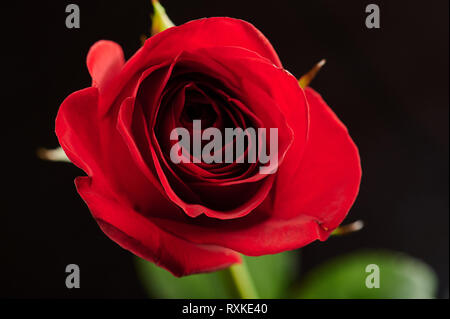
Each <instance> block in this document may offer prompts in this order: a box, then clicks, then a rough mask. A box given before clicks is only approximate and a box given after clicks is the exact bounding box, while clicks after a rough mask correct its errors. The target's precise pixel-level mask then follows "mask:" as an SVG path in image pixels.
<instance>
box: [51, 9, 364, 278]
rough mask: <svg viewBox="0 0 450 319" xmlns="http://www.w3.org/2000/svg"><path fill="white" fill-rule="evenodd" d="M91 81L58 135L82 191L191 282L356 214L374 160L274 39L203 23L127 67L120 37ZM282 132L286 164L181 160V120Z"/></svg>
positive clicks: (107, 46) (105, 45) (135, 245)
mask: <svg viewBox="0 0 450 319" xmlns="http://www.w3.org/2000/svg"><path fill="white" fill-rule="evenodd" d="M87 66H88V69H89V72H90V74H91V76H92V87H89V88H87V89H84V90H81V91H78V92H75V93H73V94H72V95H70V96H69V97H68V98H67V99H66V100H65V101H64V102H63V104H62V105H61V107H60V110H59V113H58V116H57V119H56V134H57V136H58V138H59V141H60V144H61V146H62V147H63V149H64V151H65V152H66V154H67V156H68V157H69V159H70V160H71V161H72V162H73V163H74V164H75V165H77V166H78V167H80V168H81V169H83V170H84V171H85V172H86V173H87V175H88V176H86V177H78V178H77V179H76V181H75V182H76V186H77V189H78V192H79V193H80V195H81V196H82V197H83V199H84V200H85V201H86V203H87V205H88V206H89V208H90V210H91V212H92V214H93V216H94V218H95V219H96V221H97V222H98V224H99V225H100V227H101V229H102V230H103V231H104V232H105V233H106V234H107V235H108V236H109V237H110V238H111V239H112V240H114V241H115V242H117V243H118V244H119V245H120V246H122V247H124V248H125V249H128V250H130V251H132V252H133V253H135V254H136V255H138V256H141V257H143V258H145V259H147V260H150V261H153V262H155V263H156V264H158V265H159V266H161V267H164V268H166V269H168V270H169V271H171V272H172V273H173V274H174V275H177V276H182V275H187V274H192V273H198V272H205V271H213V270H216V269H220V268H224V267H226V266H229V265H231V264H233V263H236V262H239V261H240V257H239V254H238V253H243V254H245V255H251V256H256V255H264V254H273V253H279V252H282V251H285V250H291V249H295V248H299V247H302V246H304V245H306V244H308V243H310V242H312V241H314V240H316V239H319V240H325V239H326V238H327V237H328V236H329V234H330V232H331V231H332V230H333V229H335V228H336V227H337V226H338V225H339V224H340V223H341V222H342V220H343V219H344V217H345V216H346V214H347V212H348V211H349V209H350V207H351V205H352V204H353V201H354V200H355V197H356V195H357V192H358V188H359V183H360V178H361V168H360V162H359V156H358V151H357V148H356V146H355V145H354V143H353V142H352V140H351V138H350V136H349V134H348V132H347V129H346V128H345V126H344V125H343V124H342V123H341V122H340V121H339V119H338V118H337V117H336V115H335V114H334V113H333V112H332V111H331V110H330V108H329V107H328V106H327V105H326V103H325V102H324V101H323V100H322V98H321V97H320V95H319V94H317V93H316V92H315V91H313V90H312V89H309V88H308V89H306V90H302V89H301V88H300V87H299V85H298V82H297V80H296V79H295V78H294V77H293V76H292V75H291V74H290V73H288V72H287V71H285V70H284V69H283V67H282V65H281V62H280V60H279V58H278V56H277V54H276V53H275V51H274V49H273V48H272V46H271V45H270V43H269V42H268V40H267V39H266V38H265V37H264V36H263V35H262V34H261V33H260V32H259V31H258V30H257V29H255V28H254V27H253V26H252V25H251V24H249V23H247V22H244V21H241V20H235V19H230V18H210V19H201V20H196V21H191V22H189V23H186V24H184V25H181V26H178V27H173V28H170V29H168V30H166V31H164V32H161V33H159V34H157V35H155V36H153V37H151V38H150V39H149V40H147V41H146V43H145V45H144V46H143V47H142V48H141V49H140V50H139V51H138V52H137V53H136V54H135V55H134V56H133V57H132V58H131V59H130V60H128V61H127V62H126V63H125V62H124V57H123V52H122V49H121V48H120V46H119V45H117V44H116V43H114V42H109V41H100V42H97V43H96V44H95V45H94V46H93V47H92V48H91V50H90V52H89V54H88V57H87ZM194 119H200V120H201V121H202V125H205V127H204V128H206V127H217V128H219V129H223V128H225V127H229V126H232V127H250V126H251V127H258V128H259V127H261V128H277V129H278V145H279V146H278V169H277V171H276V173H275V174H261V173H260V171H259V170H258V167H259V165H260V164H258V163H248V164H246V163H236V162H233V163H228V164H216V163H212V164H206V163H203V162H202V163H180V164H175V163H173V162H171V161H170V157H169V152H170V148H171V146H173V143H174V142H173V141H171V140H170V132H171V130H172V129H174V128H175V127H186V128H187V129H190V130H192V121H193V120H194Z"/></svg>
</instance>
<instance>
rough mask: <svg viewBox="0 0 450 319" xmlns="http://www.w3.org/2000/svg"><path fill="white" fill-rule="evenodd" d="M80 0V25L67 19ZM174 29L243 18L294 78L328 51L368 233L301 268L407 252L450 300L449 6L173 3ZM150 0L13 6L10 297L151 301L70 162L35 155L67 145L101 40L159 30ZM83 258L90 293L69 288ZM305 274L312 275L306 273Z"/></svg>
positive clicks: (7, 213) (134, 42) (2, 263)
mask: <svg viewBox="0 0 450 319" xmlns="http://www.w3.org/2000/svg"><path fill="white" fill-rule="evenodd" d="M69 3H77V4H78V5H79V6H80V9H81V28H80V29H67V28H66V27H65V18H66V15H67V14H66V13H65V7H66V5H67V4H69ZM369 3H376V4H378V5H379V6H380V8H381V29H370V30H369V29H367V28H366V27H365V23H364V21H365V17H366V13H365V7H366V5H367V4H369ZM162 4H163V5H164V6H165V7H166V10H167V12H168V13H169V15H170V17H171V18H172V20H173V21H174V22H175V23H176V24H182V23H184V22H187V21H189V20H191V19H194V18H200V17H206V16H231V17H236V18H242V19H245V20H247V21H250V22H251V23H253V24H254V25H255V26H256V27H258V28H259V29H260V30H261V31H262V32H263V33H264V34H265V35H266V36H267V37H268V38H269V39H270V41H271V42H272V44H273V45H274V47H275V49H276V50H277V52H278V54H279V56H280V58H281V60H282V62H283V64H284V66H285V68H286V69H287V70H289V71H290V72H291V73H293V74H295V75H296V76H300V75H302V74H303V73H304V72H306V71H307V70H309V68H310V67H311V66H312V65H313V64H314V63H316V62H317V61H319V60H320V59H322V58H326V59H327V61H328V62H327V65H326V66H325V68H324V69H323V70H322V71H321V73H320V74H319V76H318V77H317V79H315V80H314V82H313V83H312V86H313V87H314V88H316V89H317V90H318V91H320V92H321V94H322V95H323V96H324V98H325V99H326V100H327V102H328V103H329V104H330V105H331V107H332V108H333V110H334V111H335V112H336V113H337V114H338V116H339V117H340V118H341V119H342V121H343V122H344V123H345V124H346V125H347V126H348V128H349V131H350V133H351V135H352V137H353V139H354V140H355V142H356V144H357V145H358V147H359V149H360V153H361V158H362V166H363V180H362V185H361V191H360V195H359V197H358V199H357V201H356V203H355V205H354V207H353V208H352V210H351V212H350V214H349V216H348V218H347V222H351V221H354V220H357V219H362V220H364V221H365V223H366V227H365V229H364V230H363V231H361V232H359V233H356V234H353V235H350V236H347V237H342V238H332V239H330V240H329V241H327V242H325V243H319V242H318V243H314V244H312V245H310V246H308V247H305V248H304V249H302V258H301V259H302V270H301V273H304V272H306V271H308V270H309V269H311V268H312V267H314V266H316V265H318V264H320V263H322V262H324V261H326V260H328V259H329V258H331V257H334V256H338V255H340V254H343V253H346V252H351V251H354V250H359V249H363V248H386V249H392V250H398V251H402V252H406V253H408V254H410V255H412V256H415V257H418V258H420V259H422V260H424V261H426V262H427V263H429V264H430V265H431V266H432V267H433V269H434V270H435V271H436V272H437V273H438V276H439V282H440V297H448V280H449V276H448V273H449V246H448V244H449V220H448V216H449V205H448V204H449V203H448V186H449V171H448V136H449V135H448V128H449V126H448V123H449V122H448V120H449V118H448V106H449V94H448V85H449V76H448V75H449V73H448V70H449V65H448V53H449V51H448V31H449V25H448V21H449V20H448V10H449V8H448V1H447V0H434V1H426V2H425V1H389V2H388V1H375V0H374V1H325V0H320V1H319V0H314V1H312V0H309V1H298V0H291V1H287V0H276V1H264V2H263V1H242V0H240V1H234V0H227V1H216V0H214V1H213V0H204V1H200V0H189V1H174V0H166V1H163V3H162ZM150 7H151V6H150V0H142V1H135V0H133V1H72V2H69V1H29V2H24V1H17V2H14V4H2V9H1V13H0V16H1V30H2V39H1V42H0V43H2V50H1V57H2V78H3V81H2V100H3V101H2V102H3V103H2V107H1V112H2V113H1V114H2V122H1V130H2V135H1V136H2V151H1V152H2V156H1V158H2V166H1V167H2V172H3V174H2V185H3V186H4V190H3V191H2V192H1V194H2V201H1V204H2V205H1V206H0V226H1V229H0V249H1V257H0V297H15V298H16V297H17V298H22V297H27V298H36V297H39V298H41V297H44V298H47V297H62V298H73V297H87V298H91V297H99V298H136V297H145V293H144V290H143V288H142V287H141V286H140V283H139V281H138V279H137V277H136V273H135V269H134V265H133V258H132V255H131V254H130V253H128V252H127V251H125V250H123V249H121V248H120V247H119V246H117V245H116V244H114V243H113V242H112V241H110V240H109V239H108V238H107V237H106V236H105V235H104V234H103V233H102V232H101V231H100V230H99V228H98V227H97V225H96V223H95V221H94V220H93V219H92V218H91V216H90V214H89V211H88V209H87V207H86V206H85V204H84V203H83V201H82V200H81V198H80V197H79V196H78V195H77V193H76V191H75V188H74V184H73V179H74V177H75V176H78V175H81V174H82V172H81V171H80V170H78V169H77V168H76V167H74V166H72V165H70V164H63V163H49V162H43V161H40V160H38V159H37V158H36V156H35V151H36V149H37V148H38V147H39V146H45V147H49V148H52V147H56V146H57V139H56V136H55V134H54V132H53V131H54V119H55V116H56V112H57V109H58V107H59V105H60V103H61V102H62V101H63V99H64V98H65V97H66V96H67V95H69V94H70V93H72V92H73V91H76V90H79V89H81V88H84V87H87V86H89V85H90V78H89V74H88V72H87V69H86V67H85V57H86V54H87V52H88V49H89V47H90V45H92V44H93V43H94V42H95V41H97V40H99V39H110V40H114V41H116V42H118V43H120V44H121V45H122V46H123V48H124V51H125V55H126V57H127V58H128V57H130V56H131V55H132V54H133V53H134V52H135V51H136V50H137V49H138V48H139V45H140V43H139V36H140V35H141V34H143V33H146V30H148V28H149V24H150V20H149V16H148V15H149V13H150V12H151V8H150ZM70 263H76V264H78V265H80V267H81V270H82V279H81V280H82V283H81V285H82V288H81V289H74V290H68V289H67V288H66V287H65V284H64V280H65V276H66V274H65V272H64V270H65V266H66V265H67V264H70ZM300 276H301V274H300Z"/></svg>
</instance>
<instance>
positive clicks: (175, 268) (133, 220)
mask: <svg viewBox="0 0 450 319" xmlns="http://www.w3.org/2000/svg"><path fill="white" fill-rule="evenodd" d="M76 185H77V189H78V192H79V193H80V195H81V196H82V197H83V199H84V200H85V201H86V203H87V205H88V206H89V208H90V210H91V212H92V214H93V216H94V218H95V219H96V220H97V222H98V224H99V226H100V227H101V228H102V230H103V231H104V232H105V233H106V234H107V235H108V236H109V237H110V238H111V239H112V240H114V241H115V242H116V243H118V244H119V245H120V246H122V247H123V248H125V249H127V250H130V251H131V252H133V253H134V254H136V255H138V256H140V257H142V258H144V259H146V260H150V261H152V262H154V263H155V264H157V265H158V266H160V267H163V268H165V269H167V270H169V271H170V272H171V273H172V274H174V275H175V276H185V275H189V274H195V273H200V272H208V271H215V270H217V269H221V268H225V267H228V266H230V265H231V264H234V263H238V262H240V261H241V260H240V256H239V255H238V254H237V253H236V252H233V251H232V250H229V249H225V248H221V247H216V246H210V245H195V244H192V243H189V242H187V241H185V240H182V239H179V238H177V237H175V236H173V235H171V234H169V233H166V232H164V231H162V230H161V229H160V228H158V227H157V226H156V225H155V224H154V223H152V222H151V220H149V219H147V218H145V217H143V216H142V215H140V214H138V213H136V212H135V211H133V210H132V209H131V208H129V207H126V206H123V205H121V204H119V203H118V202H117V201H115V200H113V199H111V198H107V197H105V196H104V195H102V194H100V192H99V191H97V190H94V188H93V187H92V186H91V179H90V178H89V177H79V178H77V179H76Z"/></svg>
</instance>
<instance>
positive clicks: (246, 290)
mask: <svg viewBox="0 0 450 319" xmlns="http://www.w3.org/2000/svg"><path fill="white" fill-rule="evenodd" d="M228 270H229V272H230V275H231V278H233V282H234V285H235V286H236V290H237V291H238V293H239V295H240V298H241V299H258V298H259V297H258V293H257V292H256V289H255V286H254V285H253V281H252V277H251V275H250V272H249V271H248V268H247V265H246V263H245V261H244V260H242V264H235V265H233V266H231V267H229V268H228Z"/></svg>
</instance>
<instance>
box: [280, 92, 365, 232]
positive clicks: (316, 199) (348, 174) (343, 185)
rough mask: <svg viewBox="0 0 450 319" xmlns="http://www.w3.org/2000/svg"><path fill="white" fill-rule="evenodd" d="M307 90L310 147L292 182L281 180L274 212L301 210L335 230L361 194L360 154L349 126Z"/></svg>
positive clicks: (285, 215) (284, 214)
mask: <svg viewBox="0 0 450 319" xmlns="http://www.w3.org/2000/svg"><path fill="white" fill-rule="evenodd" d="M305 93H306V98H307V100H308V103H309V107H310V114H311V122H310V130H309V140H308V144H307V148H306V151H305V153H304V156H303V158H302V161H301V163H300V167H299V169H298V170H297V171H296V172H295V174H293V178H292V179H291V180H290V183H289V185H287V183H284V182H283V181H280V182H279V183H278V184H277V185H278V186H279V187H278V188H277V191H276V194H277V199H276V202H275V207H274V213H275V214H277V215H279V216H282V218H290V217H294V216H297V215H298V214H299V213H301V214H307V215H309V216H314V217H315V218H316V219H317V221H319V222H320V223H321V225H322V227H323V228H324V229H325V230H329V231H331V230H333V229H334V228H336V227H337V226H338V225H339V224H340V223H341V222H342V221H343V219H344V218H345V216H346V215H347V213H348V211H349V210H350V207H351V206H352V205H353V202H354V201H355V199H356V196H357V194H358V191H359V185H360V181H361V174H362V172H361V164H360V158H359V153H358V149H357V147H356V145H355V144H354V142H353V141H352V139H351V137H350V135H349V134H348V131H347V128H346V127H345V125H344V124H342V122H341V121H340V120H339V119H338V117H337V116H336V114H334V113H333V111H332V110H331V109H330V108H329V107H328V105H327V104H326V103H325V101H324V100H323V99H322V98H321V96H320V95H319V94H318V93H317V92H315V91H314V90H313V89H311V88H307V89H306V90H305ZM292 207H298V209H300V211H296V210H293V209H292Z"/></svg>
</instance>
